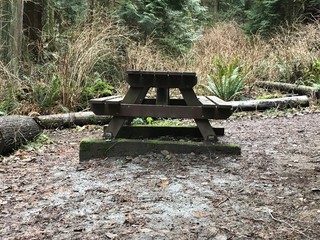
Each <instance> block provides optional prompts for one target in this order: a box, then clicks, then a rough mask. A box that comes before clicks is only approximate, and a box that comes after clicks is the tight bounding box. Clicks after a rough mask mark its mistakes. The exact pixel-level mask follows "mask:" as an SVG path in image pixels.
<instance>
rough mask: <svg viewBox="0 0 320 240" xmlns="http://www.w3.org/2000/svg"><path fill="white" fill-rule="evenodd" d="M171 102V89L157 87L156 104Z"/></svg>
mask: <svg viewBox="0 0 320 240" xmlns="http://www.w3.org/2000/svg"><path fill="white" fill-rule="evenodd" d="M168 103H169V89H168V88H157V100H156V105H168Z"/></svg>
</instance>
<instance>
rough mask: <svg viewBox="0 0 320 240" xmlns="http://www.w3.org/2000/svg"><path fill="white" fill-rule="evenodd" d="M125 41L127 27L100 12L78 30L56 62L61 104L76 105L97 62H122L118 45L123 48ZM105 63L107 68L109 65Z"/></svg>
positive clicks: (126, 39) (126, 40)
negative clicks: (60, 89) (59, 80)
mask: <svg viewBox="0 0 320 240" xmlns="http://www.w3.org/2000/svg"><path fill="white" fill-rule="evenodd" d="M127 42H128V31H127V30H126V29H125V28H124V27H121V26H119V25H117V24H115V21H113V19H110V18H108V17H106V16H103V15H100V16H99V18H95V20H94V22H93V23H92V24H90V25H88V26H85V27H84V28H83V29H82V31H81V32H79V33H77V35H76V37H74V39H73V40H72V41H71V43H70V45H69V46H68V48H67V51H66V52H65V54H64V55H63V56H62V57H61V58H60V61H59V63H58V77H59V78H60V79H61V80H62V84H61V87H62V104H63V105H64V106H67V107H70V108H72V107H74V106H75V105H77V102H78V100H79V96H80V95H81V91H82V89H83V87H84V86H86V81H88V80H89V79H88V77H90V76H92V70H93V68H94V66H95V65H96V64H97V63H98V62H100V61H101V62H103V61H104V62H119V61H122V62H123V61H124V59H123V57H122V56H120V55H119V52H120V51H119V48H124V49H125V48H126V46H124V45H126V44H127ZM105 67H106V69H105V71H108V69H107V68H108V65H106V66H105ZM115 87H118V86H115Z"/></svg>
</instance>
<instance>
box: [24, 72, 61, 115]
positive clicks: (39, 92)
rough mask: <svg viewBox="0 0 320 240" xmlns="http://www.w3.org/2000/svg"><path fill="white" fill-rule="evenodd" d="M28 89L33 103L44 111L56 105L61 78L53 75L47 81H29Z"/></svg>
mask: <svg viewBox="0 0 320 240" xmlns="http://www.w3.org/2000/svg"><path fill="white" fill-rule="evenodd" d="M29 81H30V89H31V92H30V94H31V96H32V98H33V99H32V101H33V103H36V104H37V105H38V106H39V108H40V110H41V111H46V110H48V109H49V108H51V107H53V106H55V105H56V103H57V101H58V100H59V99H60V98H61V79H60V78H59V77H57V76H56V75H53V76H52V77H51V78H49V79H48V80H47V81H45V80H43V81H39V82H31V81H32V80H29Z"/></svg>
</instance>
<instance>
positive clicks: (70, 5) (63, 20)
mask: <svg viewBox="0 0 320 240" xmlns="http://www.w3.org/2000/svg"><path fill="white" fill-rule="evenodd" d="M49 5H50V7H52V8H54V9H55V10H56V13H57V14H58V16H57V17H58V18H59V22H60V24H62V25H64V26H70V25H72V24H75V23H77V22H79V21H81V20H84V19H85V16H86V12H87V10H88V1H87V0H68V1H65V0H49Z"/></svg>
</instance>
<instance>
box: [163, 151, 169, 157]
mask: <svg viewBox="0 0 320 240" xmlns="http://www.w3.org/2000/svg"><path fill="white" fill-rule="evenodd" d="M161 154H162V155H163V156H168V155H169V154H170V153H169V151H167V150H162V151H161Z"/></svg>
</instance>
